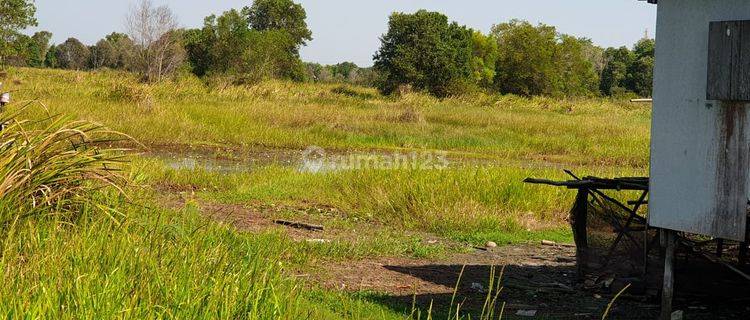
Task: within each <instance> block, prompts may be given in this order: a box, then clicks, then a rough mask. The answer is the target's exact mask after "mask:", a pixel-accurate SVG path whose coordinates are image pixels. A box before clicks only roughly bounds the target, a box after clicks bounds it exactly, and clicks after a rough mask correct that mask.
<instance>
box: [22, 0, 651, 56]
mask: <svg viewBox="0 0 750 320" xmlns="http://www.w3.org/2000/svg"><path fill="white" fill-rule="evenodd" d="M136 1H137V0H36V5H37V19H38V20H39V27H37V28H33V29H30V30H27V33H31V32H34V31H37V30H48V31H50V32H52V33H53V34H54V37H53V41H54V42H55V43H61V42H63V41H65V39H67V38H69V37H75V38H78V39H79V40H81V41H83V42H84V43H87V44H93V43H96V41H98V40H99V39H101V38H103V37H104V36H105V35H107V34H109V33H111V32H113V31H119V32H123V31H124V24H125V23H124V16H125V14H126V13H127V11H128V10H129V8H130V7H131V5H132V4H133V3H135V2H136ZM296 1H297V2H299V3H301V4H302V5H303V6H304V7H305V9H306V10H307V16H308V20H307V23H308V26H309V27H310V29H311V30H312V32H313V38H314V39H313V41H311V42H309V43H308V45H307V47H305V48H303V49H302V51H301V54H302V59H303V60H305V61H311V62H318V63H322V64H335V63H339V62H342V61H352V62H355V63H356V64H357V65H360V66H370V65H372V56H373V54H374V53H375V51H377V49H378V47H379V46H380V39H379V38H380V36H381V35H382V34H383V33H385V32H386V31H387V26H388V16H389V15H390V14H391V13H392V12H394V11H398V12H414V11H416V10H419V9H427V10H432V11H440V12H442V13H444V14H446V15H447V16H448V17H449V18H450V19H452V20H455V21H457V22H459V23H460V24H464V25H467V26H469V27H471V28H474V29H478V30H482V31H484V32H488V31H489V30H490V29H491V28H492V26H493V25H495V24H498V23H502V22H506V21H508V20H510V19H514V18H517V19H523V20H528V21H530V22H532V23H545V24H549V25H554V26H556V27H557V28H558V31H560V32H563V33H567V34H571V35H575V36H578V37H586V38H590V39H592V40H593V41H594V43H596V44H598V45H600V46H604V47H610V46H615V47H619V46H623V45H625V46H632V44H634V43H635V42H636V41H638V39H641V38H642V37H643V36H644V34H645V33H646V32H648V33H649V35H650V36H652V37H653V30H654V29H655V24H656V6H653V5H649V4H646V3H644V2H641V1H636V0H463V1H458V0H429V1H428V0H296ZM154 2H155V3H156V4H158V5H168V6H169V7H170V8H172V10H173V11H174V12H175V14H176V15H177V17H178V18H179V21H180V24H181V26H182V27H186V28H193V27H199V26H201V25H202V23H203V18H204V17H205V16H207V15H210V14H214V13H215V14H220V13H221V12H224V11H226V10H228V9H231V8H242V7H243V6H248V5H250V4H251V2H252V1H251V0H210V1H207V0H154Z"/></svg>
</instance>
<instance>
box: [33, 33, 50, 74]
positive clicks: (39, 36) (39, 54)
mask: <svg viewBox="0 0 750 320" xmlns="http://www.w3.org/2000/svg"><path fill="white" fill-rule="evenodd" d="M51 40H52V33H51V32H49V31H39V32H36V33H34V35H33V36H31V41H32V43H31V46H32V47H31V48H30V49H31V56H30V57H29V61H28V65H29V66H32V67H37V68H41V67H44V61H45V59H46V57H47V52H48V51H49V48H50V45H51V44H50V41H51Z"/></svg>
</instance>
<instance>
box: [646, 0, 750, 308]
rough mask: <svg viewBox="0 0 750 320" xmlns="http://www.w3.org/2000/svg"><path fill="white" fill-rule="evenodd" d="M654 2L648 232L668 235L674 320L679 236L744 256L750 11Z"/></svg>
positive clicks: (723, 3) (707, 3)
mask: <svg viewBox="0 0 750 320" xmlns="http://www.w3.org/2000/svg"><path fill="white" fill-rule="evenodd" d="M648 2H650V3H654V4H657V11H658V13H657V26H656V67H655V70H654V105H653V120H652V121H653V123H652V138H651V173H650V187H649V189H650V190H649V191H650V196H649V212H648V224H649V225H650V226H651V227H656V228H660V229H662V230H665V235H666V236H665V238H666V239H665V240H664V241H663V243H664V245H665V249H666V255H665V274H664V297H663V304H664V307H665V308H664V309H665V311H666V312H665V313H664V314H663V317H664V318H667V317H668V313H667V312H668V311H669V310H670V309H671V298H672V297H671V291H672V287H673V284H672V281H673V280H672V261H673V256H674V249H675V243H674V242H675V240H674V239H675V233H676V232H684V233H690V234H698V235H704V236H708V237H711V238H714V239H720V241H723V240H734V241H738V242H740V243H741V244H740V254H746V250H747V239H748V233H747V232H748V228H747V220H748V203H749V200H748V199H750V187H749V186H750V176H749V173H750V172H749V171H748V168H749V167H750V136H749V135H750V1H747V0H658V1H657V0H649V1H648ZM657 2H658V3H657ZM720 248H721V245H719V249H718V250H719V255H720V254H721V252H720V250H721V249H720ZM743 259H744V258H743ZM743 262H744V261H743Z"/></svg>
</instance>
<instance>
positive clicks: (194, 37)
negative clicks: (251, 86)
mask: <svg viewBox="0 0 750 320" xmlns="http://www.w3.org/2000/svg"><path fill="white" fill-rule="evenodd" d="M184 39H185V40H184V41H185V47H186V49H187V55H188V59H189V61H190V65H191V67H192V69H193V73H195V74H196V75H198V76H204V75H227V76H229V77H231V78H233V82H235V83H249V82H256V81H259V80H262V79H266V78H287V79H292V80H303V79H304V78H305V73H306V70H305V66H304V65H303V64H302V61H301V60H300V59H299V55H298V54H297V48H298V42H297V40H296V39H295V38H294V37H293V36H292V35H291V34H290V33H289V32H287V31H286V30H282V29H267V30H263V31H260V30H255V29H252V28H251V27H250V22H249V21H248V18H247V16H246V15H245V14H244V13H243V12H239V11H237V10H229V11H227V12H224V13H223V14H222V15H221V16H219V17H216V16H213V15H212V16H209V17H207V18H206V19H205V21H204V25H203V28H202V29H200V30H197V29H196V30H188V31H186V32H185V36H184Z"/></svg>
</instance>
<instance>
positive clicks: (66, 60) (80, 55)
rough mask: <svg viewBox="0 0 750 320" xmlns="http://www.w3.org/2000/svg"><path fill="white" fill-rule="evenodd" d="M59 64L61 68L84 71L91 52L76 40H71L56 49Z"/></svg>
mask: <svg viewBox="0 0 750 320" xmlns="http://www.w3.org/2000/svg"><path fill="white" fill-rule="evenodd" d="M55 54H56V58H57V64H58V66H59V67H60V68H63V69H71V70H83V69H85V68H86V66H87V63H88V61H89V58H90V57H89V56H90V54H91V52H90V51H89V48H88V47H87V46H86V45H84V44H83V43H81V41H79V40H78V39H76V38H69V39H68V40H66V41H65V42H63V43H62V44H60V45H59V46H57V48H56V53H55Z"/></svg>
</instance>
